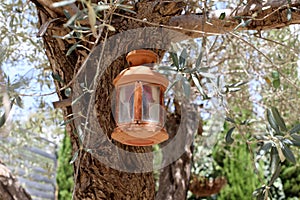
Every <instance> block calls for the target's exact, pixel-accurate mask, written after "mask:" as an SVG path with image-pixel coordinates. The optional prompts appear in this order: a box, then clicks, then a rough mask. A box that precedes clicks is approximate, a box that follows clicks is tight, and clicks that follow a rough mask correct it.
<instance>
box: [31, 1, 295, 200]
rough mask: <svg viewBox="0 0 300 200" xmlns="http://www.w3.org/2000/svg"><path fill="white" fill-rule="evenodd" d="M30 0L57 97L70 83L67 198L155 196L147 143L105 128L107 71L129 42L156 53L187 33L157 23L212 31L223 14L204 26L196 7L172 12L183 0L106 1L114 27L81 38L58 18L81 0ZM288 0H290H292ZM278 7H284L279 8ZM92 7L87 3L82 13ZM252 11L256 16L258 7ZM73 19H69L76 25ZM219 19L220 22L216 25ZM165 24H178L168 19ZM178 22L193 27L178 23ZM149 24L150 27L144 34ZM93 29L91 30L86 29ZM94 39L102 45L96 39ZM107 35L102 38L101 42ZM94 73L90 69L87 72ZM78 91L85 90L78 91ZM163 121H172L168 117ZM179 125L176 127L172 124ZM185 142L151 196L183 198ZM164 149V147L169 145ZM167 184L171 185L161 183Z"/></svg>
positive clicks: (119, 63)
mask: <svg viewBox="0 0 300 200" xmlns="http://www.w3.org/2000/svg"><path fill="white" fill-rule="evenodd" d="M31 1H32V2H34V3H35V4H36V6H37V10H38V16H39V24H40V31H39V33H38V36H41V37H43V40H44V43H45V49H46V54H47V57H48V59H49V61H50V65H51V68H52V71H53V74H54V75H55V76H54V77H56V78H55V79H56V81H55V84H56V89H57V94H58V96H59V99H60V100H62V101H63V100H64V102H69V103H70V102H71V101H70V96H69V95H68V93H69V92H68V91H69V88H70V89H71V90H72V96H71V97H72V100H73V104H72V106H71V105H70V104H66V105H64V106H65V108H64V115H65V120H71V123H68V124H67V125H66V129H67V131H68V133H69V135H70V137H71V142H72V148H73V154H74V159H76V160H75V162H74V169H75V191H74V199H154V195H155V194H154V179H153V174H152V157H153V155H152V153H151V148H150V147H147V148H146V147H129V146H125V145H122V144H119V143H117V142H115V141H112V140H111V137H110V136H111V133H112V131H113V129H114V127H115V122H114V119H113V115H112V114H111V113H112V111H111V101H112V96H113V85H112V82H113V79H114V78H115V77H116V75H117V74H118V73H119V72H120V71H121V70H122V69H123V68H124V67H126V66H127V65H126V62H125V59H124V56H125V54H126V53H127V52H129V51H130V50H134V49H139V48H148V49H152V50H154V51H156V52H157V53H158V54H159V55H160V56H161V55H162V54H163V52H164V51H158V49H160V50H166V49H167V47H166V46H168V45H169V43H170V42H171V41H172V40H173V41H174V40H177V41H178V40H182V39H186V38H187V37H186V36H182V35H180V34H179V33H178V32H177V33H176V34H168V33H166V32H165V31H164V30H162V29H161V27H168V28H175V29H176V30H180V31H182V32H184V33H186V34H188V35H191V36H192V37H199V36H201V35H203V33H204V32H211V31H210V30H212V29H210V28H211V27H213V28H214V29H213V30H215V27H216V26H218V29H217V30H218V31H219V32H216V31H214V32H213V33H214V34H215V33H224V29H223V28H224V26H223V25H224V24H225V25H226V24H227V22H228V21H226V23H224V22H223V21H220V20H217V18H218V19H219V17H220V16H219V15H217V14H215V15H212V16H214V18H213V20H212V22H213V23H214V22H216V24H215V25H213V26H205V27H207V29H206V28H203V27H202V26H199V24H197V23H198V21H197V19H198V18H197V17H195V15H188V16H185V15H182V16H178V15H179V14H180V13H182V10H183V9H184V7H185V3H184V1H162V0H152V1H138V2H137V3H136V4H135V5H134V6H133V8H134V9H133V11H134V12H136V14H132V13H129V12H125V11H122V10H121V9H120V10H118V9H116V8H110V10H109V11H110V12H108V11H107V12H105V13H104V12H100V14H101V15H102V16H101V19H102V20H104V22H105V23H106V24H110V25H111V26H112V27H114V29H115V30H116V31H115V32H113V33H112V32H109V31H108V30H109V29H112V28H111V27H108V29H107V28H106V27H107V26H105V25H104V26H102V28H100V29H99V30H100V31H99V32H101V31H102V35H101V37H97V39H95V38H94V37H93V36H91V35H84V34H81V38H80V37H79V36H78V34H75V33H74V34H73V35H72V37H66V36H67V35H68V34H69V33H70V32H71V28H68V27H65V26H64V24H65V23H67V21H68V19H67V17H66V15H74V14H76V13H79V12H80V8H82V4H80V3H78V2H76V3H73V4H70V5H67V6H64V7H58V8H53V6H52V3H53V2H56V0H52V1H45V0H31ZM89 2H91V1H89ZM92 2H95V1H92ZM96 2H97V1H96ZM125 2H127V1H125ZM280 2H281V1H280ZM282 2H283V1H282ZM292 3H295V2H294V1H292ZM283 4H285V2H283ZM293 6H298V7H299V4H298V3H295V4H293ZM298 7H297V8H298ZM88 8H89V7H88ZM277 8H279V6H278V7H277ZM89 9H90V8H89ZM272 9H273V8H272ZM287 9H288V7H287V6H284V7H282V9H281V8H280V9H279V10H278V12H280V13H281V14H280V16H282V15H284V14H286V12H287ZM282 10H284V11H283V12H281V11H282ZM298 10H299V9H296V10H295V9H293V10H292V12H293V13H295V15H292V18H291V20H290V21H288V22H286V18H280V19H282V20H278V21H276V22H277V23H280V26H274V27H282V23H288V24H292V23H295V22H297V23H298V16H299V15H297V12H299V11H298ZM245 11H247V12H248V13H247V12H245V13H243V14H245V15H247V16H251V13H252V10H250V9H248V10H247V9H246V10H245ZM124 12H125V14H124ZM268 12H269V14H270V13H271V12H272V10H268ZM111 13H113V14H111ZM263 13H264V14H266V13H267V12H265V11H264V12H263ZM92 14H93V13H92V12H91V11H89V17H91V16H92ZM110 14H111V15H110ZM234 14H236V13H234ZM258 14H259V15H258V16H260V13H258ZM267 14H268V13H267ZM107 16H108V17H107ZM177 16H178V17H177ZM191 16H192V17H191ZM193 16H194V17H193ZM208 16H210V15H207V16H206V15H205V16H204V15H202V16H201V17H200V18H201V21H199V23H200V24H203V23H206V21H207V19H208ZM272 16H273V15H272ZM198 17H199V16H198ZM225 17H226V20H227V18H228V17H229V16H228V15H226V16H225ZM230 17H231V18H230V19H232V21H234V20H235V21H234V23H231V22H232V21H231V22H229V23H230V24H231V26H230V27H229V28H228V27H226V28H228V29H226V31H229V30H232V29H234V28H235V27H236V25H237V24H239V21H238V20H237V19H235V16H234V15H232V16H230ZM91 18H92V17H91ZM191 19H196V20H191ZM240 21H241V20H240ZM187 22H189V23H192V22H193V23H192V26H193V27H191V26H189V25H188V24H189V23H187ZM194 22H195V23H194ZM260 22H261V21H259V20H254V22H252V24H254V25H255V24H259V26H249V27H250V28H253V29H259V30H261V29H263V28H261V27H263V26H264V25H266V26H269V24H268V23H265V24H264V23H260ZM78 23H80V25H81V27H89V23H96V24H97V23H98V22H93V20H91V19H90V20H89V21H88V20H84V19H82V20H80V21H78ZM78 23H77V24H75V25H78ZM99 23H100V22H99ZM220 23H221V24H222V26H220ZM98 25H99V24H98ZM102 25H103V24H102ZM169 25H172V26H173V25H175V26H178V27H170V26H169ZM146 26H148V27H150V26H151V27H154V28H152V29H146V28H144V27H146ZM182 27H183V28H186V29H189V28H192V29H195V30H185V29H182ZM199 27H200V28H199ZM139 28H140V29H139ZM135 29H138V31H133V32H130V34H128V33H129V32H127V34H125V35H123V36H124V37H120V35H119V37H116V38H114V37H113V35H118V34H120V33H122V32H126V31H128V30H135ZM149 30H150V32H149ZM199 30H200V32H199ZM106 31H107V32H106ZM151 31H153V32H154V33H153V34H151ZM158 33H159V34H158ZM193 33H196V34H193ZM199 33H200V35H199ZM95 34H96V33H95V31H94V33H93V35H95ZM178 34H179V35H178ZM204 34H205V33H204ZM74 36H77V37H74ZM121 36H122V35H121ZM78 37H79V38H78ZM82 38H84V40H83V39H82ZM99 41H100V42H99ZM101 41H102V43H101ZM93 42H95V43H96V44H101V45H100V46H98V47H95V45H94V44H93ZM107 42H108V43H109V45H106V43H107ZM74 44H79V45H82V46H84V48H82V46H77V48H76V50H73V51H72V52H71V51H70V50H72V49H74V48H73V47H76V46H74ZM149 44H150V45H149ZM162 46H163V47H162ZM87 48H88V49H91V50H92V52H93V54H92V56H91V57H88V55H89V51H87V50H86V49H87ZM112 61H113V62H112ZM95 75H97V76H96V78H95V79H94V77H95ZM83 92H86V93H84V95H83V96H82V95H81V94H83ZM75 102H76V103H75ZM187 110H188V109H187ZM181 117H182V116H181ZM74 118H76V120H74ZM187 119H189V118H187ZM170 122H172V118H171V119H170ZM185 128H186V129H187V130H189V131H179V132H178V133H186V134H187V135H186V137H183V138H185V139H184V142H186V141H190V140H191V138H192V132H190V129H189V128H190V127H185ZM178 130H181V129H180V128H178ZM184 142H183V143H182V145H181V146H180V148H181V149H184V151H183V152H182V153H183V156H182V157H181V158H180V159H179V160H178V161H177V162H175V164H174V166H169V167H167V168H165V169H164V171H163V172H162V175H161V179H160V191H159V192H158V194H157V198H158V199H168V198H169V199H172V198H173V199H184V198H185V197H184V196H185V195H186V192H187V189H188V180H189V176H190V174H189V173H190V172H189V168H190V160H191V153H192V152H191V146H186V144H185V143H184ZM180 148H179V149H180ZM168 150H169V151H170V149H168ZM169 153H170V152H168V151H166V152H164V154H165V155H169ZM76 155H77V156H76ZM165 158H166V160H165V162H166V163H168V162H169V161H170V160H172V159H174V157H172V159H171V158H168V157H165ZM169 184H170V186H169V187H167V186H168V185H169Z"/></svg>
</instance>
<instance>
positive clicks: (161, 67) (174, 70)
mask: <svg viewBox="0 0 300 200" xmlns="http://www.w3.org/2000/svg"><path fill="white" fill-rule="evenodd" d="M157 70H162V71H172V72H177V70H176V68H175V67H173V66H158V67H157Z"/></svg>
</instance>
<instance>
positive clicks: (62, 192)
mask: <svg viewBox="0 0 300 200" xmlns="http://www.w3.org/2000/svg"><path fill="white" fill-rule="evenodd" d="M71 152H72V147H71V141H70V137H69V136H68V134H67V133H66V132H65V136H64V139H63V141H62V146H61V148H60V150H59V153H58V170H57V178H56V181H57V185H58V199H61V200H67V199H72V190H73V186H74V180H73V166H72V165H71V164H70V160H71V159H72V154H71Z"/></svg>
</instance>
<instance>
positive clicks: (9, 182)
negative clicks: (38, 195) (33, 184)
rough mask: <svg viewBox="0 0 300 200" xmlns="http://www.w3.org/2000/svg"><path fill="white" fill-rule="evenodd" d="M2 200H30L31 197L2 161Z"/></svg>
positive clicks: (0, 195)
mask: <svg viewBox="0 0 300 200" xmlns="http://www.w3.org/2000/svg"><path fill="white" fill-rule="evenodd" d="M0 199H5V200H21V199H22V200H30V199H31V197H30V195H29V194H28V193H27V192H26V191H25V189H24V188H22V187H21V186H20V184H19V182H18V181H17V179H16V178H15V177H14V176H13V175H12V173H11V171H10V170H9V169H8V168H7V167H6V166H5V165H4V164H3V163H1V161H0Z"/></svg>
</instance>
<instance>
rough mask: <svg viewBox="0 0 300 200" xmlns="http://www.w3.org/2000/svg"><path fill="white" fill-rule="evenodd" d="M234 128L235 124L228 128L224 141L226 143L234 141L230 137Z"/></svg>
mask: <svg viewBox="0 0 300 200" xmlns="http://www.w3.org/2000/svg"><path fill="white" fill-rule="evenodd" d="M234 129H235V126H234V127H232V128H230V129H229V131H228V132H227V133H226V136H225V141H226V143H227V144H232V143H233V142H234V139H233V138H232V137H231V136H232V133H233V130H234Z"/></svg>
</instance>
